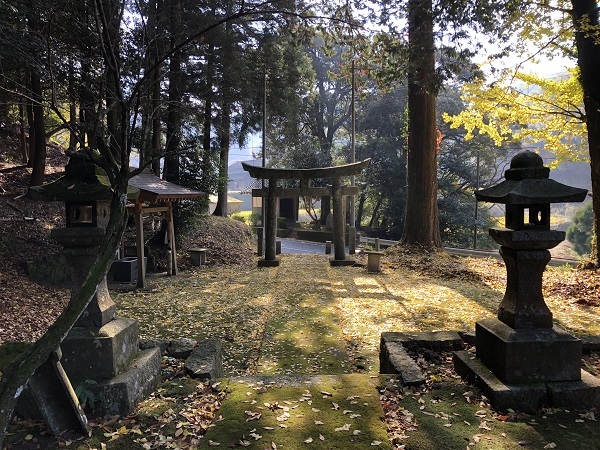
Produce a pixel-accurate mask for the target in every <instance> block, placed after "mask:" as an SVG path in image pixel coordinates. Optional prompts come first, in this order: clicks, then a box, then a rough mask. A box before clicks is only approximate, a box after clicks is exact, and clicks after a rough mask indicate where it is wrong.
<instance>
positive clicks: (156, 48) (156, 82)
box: [146, 0, 163, 177]
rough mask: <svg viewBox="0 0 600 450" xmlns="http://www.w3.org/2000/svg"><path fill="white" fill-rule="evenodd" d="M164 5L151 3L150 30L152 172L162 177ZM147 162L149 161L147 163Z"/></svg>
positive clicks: (154, 1) (159, 2)
mask: <svg viewBox="0 0 600 450" xmlns="http://www.w3.org/2000/svg"><path fill="white" fill-rule="evenodd" d="M162 5H163V3H162V2H161V0H153V1H152V2H151V12H150V17H151V18H152V25H151V26H150V29H151V30H152V31H153V32H154V45H153V53H154V55H155V56H154V58H153V62H154V72H153V73H152V100H151V105H152V155H151V157H152V172H153V173H154V174H155V175H156V176H159V177H160V158H159V157H158V156H159V155H160V154H161V151H160V142H161V136H162V133H161V127H160V117H161V107H160V99H161V96H160V80H161V78H162V74H161V66H160V65H158V59H159V55H160V53H161V50H162V45H161V44H160V36H162V10H163V9H162ZM146 162H147V161H146Z"/></svg>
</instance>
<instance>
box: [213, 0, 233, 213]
mask: <svg viewBox="0 0 600 450" xmlns="http://www.w3.org/2000/svg"><path fill="white" fill-rule="evenodd" d="M231 8H232V2H231V1H229V0H228V1H227V14H228V15H229V14H230V13H231ZM232 46H233V40H232V37H231V24H230V23H229V22H227V23H226V24H225V42H224V44H223V49H222V58H223V64H222V67H223V81H222V85H221V99H222V100H221V101H222V105H221V123H220V125H219V148H220V149H221V155H220V160H219V189H218V191H217V195H218V200H217V206H216V207H215V211H214V213H213V215H215V216H222V217H227V212H228V211H227V209H228V208H227V181H228V178H229V144H230V140H231V104H232V102H233V93H232V86H233V80H232V76H233V74H232V73H231V70H232V68H233V66H232V65H231V64H232V60H233V48H232Z"/></svg>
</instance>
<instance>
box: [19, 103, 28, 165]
mask: <svg viewBox="0 0 600 450" xmlns="http://www.w3.org/2000/svg"><path fill="white" fill-rule="evenodd" d="M19 147H20V148H21V161H22V162H23V164H27V160H28V157H27V156H28V155H27V138H26V136H25V108H24V107H23V102H22V100H19Z"/></svg>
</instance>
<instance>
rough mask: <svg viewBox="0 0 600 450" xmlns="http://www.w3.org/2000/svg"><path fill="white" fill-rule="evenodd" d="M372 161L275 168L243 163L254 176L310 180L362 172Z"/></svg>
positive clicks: (267, 178)
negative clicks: (308, 167) (306, 167)
mask: <svg viewBox="0 0 600 450" xmlns="http://www.w3.org/2000/svg"><path fill="white" fill-rule="evenodd" d="M370 162H371V159H370V158H369V159H365V160H363V161H358V162H355V163H351V164H344V165H341V166H332V167H317V168H314V169H274V168H271V167H261V166H252V165H250V164H246V163H242V167H243V168H244V170H245V171H246V172H248V173H249V174H250V176H251V177H252V178H262V179H265V180H273V179H275V180H310V179H313V178H336V177H346V176H350V175H358V174H360V173H361V172H362V171H363V170H364V169H365V168H366V167H367V166H368V165H369V163H370Z"/></svg>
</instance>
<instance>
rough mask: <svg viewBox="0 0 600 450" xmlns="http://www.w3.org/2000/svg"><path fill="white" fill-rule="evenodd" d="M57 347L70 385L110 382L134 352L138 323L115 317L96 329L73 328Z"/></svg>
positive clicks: (136, 347)
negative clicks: (88, 381) (93, 381)
mask: <svg viewBox="0 0 600 450" xmlns="http://www.w3.org/2000/svg"><path fill="white" fill-rule="evenodd" d="M61 348H62V350H63V358H62V364H63V367H64V368H65V371H66V372H67V374H68V375H69V378H70V379H71V380H72V381H73V384H75V385H76V384H77V383H78V382H80V381H83V380H88V379H91V380H95V381H97V382H98V381H100V380H103V379H110V378H113V377H114V376H116V375H117V374H118V373H120V372H121V371H123V370H125V368H126V367H127V365H128V364H129V361H131V359H132V358H133V357H134V355H135V354H136V353H137V352H138V348H139V342H138V323H137V321H135V320H133V319H127V318H123V317H118V318H116V319H115V320H111V321H110V322H109V323H107V324H106V325H104V326H103V327H100V328H94V327H85V328H84V327H73V328H72V329H71V331H70V332H69V334H68V335H67V337H66V338H65V340H64V341H63V342H62V344H61Z"/></svg>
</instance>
